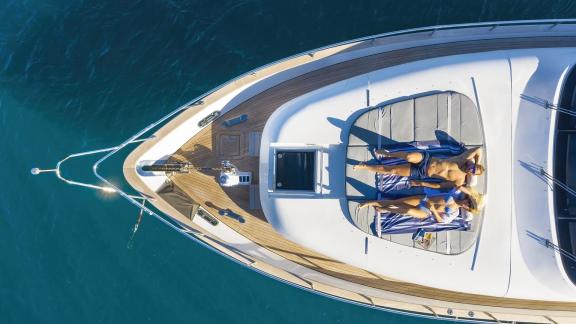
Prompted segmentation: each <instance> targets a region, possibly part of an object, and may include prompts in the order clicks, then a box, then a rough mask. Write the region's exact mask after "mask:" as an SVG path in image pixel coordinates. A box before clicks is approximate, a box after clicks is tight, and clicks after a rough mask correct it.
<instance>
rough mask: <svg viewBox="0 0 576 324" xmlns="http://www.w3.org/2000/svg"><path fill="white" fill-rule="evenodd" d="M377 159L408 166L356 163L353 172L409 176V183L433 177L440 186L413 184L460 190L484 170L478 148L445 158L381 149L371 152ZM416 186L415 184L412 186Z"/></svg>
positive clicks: (423, 153)
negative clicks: (400, 162) (395, 159)
mask: <svg viewBox="0 0 576 324" xmlns="http://www.w3.org/2000/svg"><path fill="white" fill-rule="evenodd" d="M374 154H375V155H376V157H377V158H381V157H393V158H399V159H403V160H406V162H408V163H403V164H397V165H382V164H375V165H368V164H364V163H361V164H358V165H355V166H354V167H353V168H354V170H369V171H374V172H378V173H384V174H395V175H398V176H402V177H410V178H411V179H412V180H423V179H426V178H436V179H441V180H443V182H442V183H440V184H432V183H430V182H423V181H417V182H415V183H413V185H423V186H427V187H431V188H450V187H460V186H463V185H465V184H467V183H469V180H470V177H471V176H472V175H481V174H482V173H483V172H484V167H483V166H482V165H481V164H480V163H479V162H480V160H481V159H482V148H480V147H478V148H473V149H469V150H467V151H465V152H464V153H462V154H459V155H456V156H453V157H449V158H444V159H441V158H436V157H431V156H430V154H429V153H428V152H426V151H418V152H388V151H386V150H384V149H380V150H374ZM416 183H418V184H416Z"/></svg>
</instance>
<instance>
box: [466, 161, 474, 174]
mask: <svg viewBox="0 0 576 324" xmlns="http://www.w3.org/2000/svg"><path fill="white" fill-rule="evenodd" d="M466 172H467V173H472V174H476V163H474V162H472V161H468V162H467V163H466Z"/></svg>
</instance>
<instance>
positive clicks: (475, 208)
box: [467, 188, 484, 215]
mask: <svg viewBox="0 0 576 324" xmlns="http://www.w3.org/2000/svg"><path fill="white" fill-rule="evenodd" d="M467 189H468V191H469V192H470V193H469V194H468V195H467V196H468V198H469V200H470V210H469V211H470V212H471V213H472V214H474V215H478V214H479V213H480V211H481V210H482V208H483V207H484V195H482V194H481V193H479V192H478V191H476V190H474V189H472V188H467Z"/></svg>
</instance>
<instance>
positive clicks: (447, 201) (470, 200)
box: [359, 187, 484, 223]
mask: <svg viewBox="0 0 576 324" xmlns="http://www.w3.org/2000/svg"><path fill="white" fill-rule="evenodd" d="M483 200H484V197H483V196H482V195H481V194H480V193H478V192H476V191H475V190H474V189H471V188H466V187H461V188H458V189H456V188H454V189H452V190H451V191H450V192H448V193H444V194H439V195H435V196H431V197H428V196H425V195H419V196H410V197H404V198H400V199H394V200H385V199H384V200H373V201H367V202H365V203H362V204H360V205H359V206H360V208H363V207H368V206H372V207H374V208H375V209H376V210H377V211H379V212H391V213H395V214H401V215H406V216H409V217H414V218H420V219H425V218H428V217H433V218H434V219H435V220H436V221H437V222H438V223H451V222H452V221H453V220H454V219H455V218H456V217H457V216H458V215H459V214H460V212H459V208H463V209H465V210H467V211H469V212H471V213H472V214H478V213H479V212H480V209H481V207H482V203H483Z"/></svg>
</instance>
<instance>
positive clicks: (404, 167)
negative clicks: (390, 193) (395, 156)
mask: <svg viewBox="0 0 576 324" xmlns="http://www.w3.org/2000/svg"><path fill="white" fill-rule="evenodd" d="M353 169H354V170H368V171H373V172H378V173H386V174H395V175H399V176H402V177H409V176H410V163H404V164H398V165H381V164H358V165H355V166H354V167H353Z"/></svg>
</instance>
